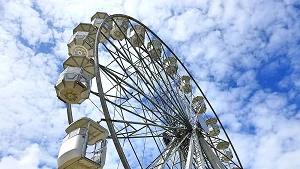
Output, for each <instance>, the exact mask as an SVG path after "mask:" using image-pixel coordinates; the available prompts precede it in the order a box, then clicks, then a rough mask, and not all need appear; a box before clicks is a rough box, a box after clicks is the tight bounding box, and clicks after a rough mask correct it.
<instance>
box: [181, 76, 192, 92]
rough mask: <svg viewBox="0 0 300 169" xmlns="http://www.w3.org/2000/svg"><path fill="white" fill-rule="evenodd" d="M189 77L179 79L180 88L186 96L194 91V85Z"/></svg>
mask: <svg viewBox="0 0 300 169" xmlns="http://www.w3.org/2000/svg"><path fill="white" fill-rule="evenodd" d="M190 80H191V78H190V77H189V76H181V77H180V79H179V88H180V89H181V91H182V92H183V93H184V94H188V93H190V92H191V91H192V85H191V82H190Z"/></svg>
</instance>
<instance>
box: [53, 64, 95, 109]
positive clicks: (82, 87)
mask: <svg viewBox="0 0 300 169" xmlns="http://www.w3.org/2000/svg"><path fill="white" fill-rule="evenodd" d="M90 83H91V80H90V77H89V75H88V74H87V73H86V72H85V71H84V70H83V69H82V68H79V67H67V68H66V69H65V70H64V71H63V72H62V73H61V74H60V75H59V78H58V80H57V82H56V85H55V89H56V94H57V97H58V98H59V99H61V100H62V101H64V102H66V103H70V104H80V103H82V102H83V101H84V100H86V99H87V98H88V97H89V95H90Z"/></svg>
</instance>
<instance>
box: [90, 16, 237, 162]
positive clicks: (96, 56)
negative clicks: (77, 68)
mask: <svg viewBox="0 0 300 169" xmlns="http://www.w3.org/2000/svg"><path fill="white" fill-rule="evenodd" d="M113 17H125V18H127V19H130V20H132V21H134V22H136V23H138V24H140V25H141V26H143V27H144V28H145V29H146V30H147V31H149V32H150V33H151V34H152V35H154V36H155V37H156V38H157V39H158V40H159V41H160V42H161V43H162V44H163V45H164V47H166V49H167V50H168V51H169V52H171V54H172V55H173V56H174V57H175V58H176V60H177V61H178V62H179V63H180V65H181V66H182V67H183V68H184V70H185V71H186V72H187V73H188V75H189V76H190V78H191V79H192V81H193V82H194V83H195V84H196V87H197V89H198V90H199V91H200V92H201V94H202V95H203V97H204V99H205V100H206V102H207V103H208V105H209V107H210V109H211V110H212V112H213V113H214V115H215V117H216V118H217V120H218V122H219V123H220V125H221V128H222V129H223V131H224V133H225V135H226V137H227V139H228V141H229V143H230V145H231V146H232V149H233V151H234V154H235V157H236V158H237V160H238V163H239V165H240V167H241V168H243V167H242V164H241V162H240V159H239V157H238V155H237V153H236V151H235V148H234V146H233V144H232V142H231V140H230V138H229V136H228V134H227V132H226V130H225V128H224V126H223V125H222V123H221V121H220V119H219V118H218V116H217V114H216V112H215V110H214V109H213V107H212V105H211V104H210V102H209V100H208V99H207V97H206V96H205V94H204V92H203V91H202V89H201V88H200V86H199V85H198V83H197V82H196V80H195V79H194V77H193V76H192V75H191V73H190V72H189V71H188V69H187V68H186V67H185V65H184V64H183V62H182V61H181V60H180V59H179V58H178V57H177V55H176V54H175V53H174V52H173V51H172V50H171V49H170V48H169V46H168V45H167V44H165V42H164V41H162V39H160V37H159V36H157V35H156V34H155V33H154V32H153V31H152V30H151V29H150V28H148V27H147V26H146V25H144V24H143V23H142V22H140V21H138V20H137V19H135V18H133V17H131V16H127V15H124V14H114V15H110V16H109V17H107V18H106V19H105V20H104V21H103V22H102V24H101V25H100V27H99V29H98V31H97V34H96V39H95V44H97V45H95V47H94V57H95V60H94V61H95V65H97V66H95V74H96V81H97V88H98V96H99V98H100V102H101V106H102V109H103V111H104V112H105V110H104V109H105V107H104V108H103V106H106V107H107V105H106V101H105V98H104V94H103V89H102V92H101V91H99V87H98V86H99V84H98V81H99V80H98V79H100V84H101V85H100V86H101V87H102V83H101V77H100V70H99V60H98V48H99V46H98V44H99V43H98V42H99V38H98V37H99V35H100V34H101V31H99V30H101V27H102V25H103V23H104V22H105V21H107V20H108V19H112V18H113ZM96 69H97V70H96ZM100 95H102V96H100ZM106 109H107V108H106ZM106 113H107V114H108V115H109V112H108V111H107V112H106ZM108 117H109V118H108V121H110V120H111V118H110V115H109V116H108ZM108 123H110V124H111V125H112V122H108ZM112 129H113V130H110V128H109V130H110V133H111V134H112V133H115V130H114V127H113V126H112ZM112 139H113V140H116V141H118V142H119V140H118V138H117V137H115V138H112ZM119 144H120V142H119ZM115 146H116V145H115ZM121 151H122V152H123V155H121V156H120V154H119V156H120V158H121V161H122V156H123V158H125V160H126V161H124V160H123V161H122V163H123V166H124V168H130V165H129V163H128V161H127V159H126V157H125V154H124V151H123V150H122V148H121ZM126 163H127V164H126Z"/></svg>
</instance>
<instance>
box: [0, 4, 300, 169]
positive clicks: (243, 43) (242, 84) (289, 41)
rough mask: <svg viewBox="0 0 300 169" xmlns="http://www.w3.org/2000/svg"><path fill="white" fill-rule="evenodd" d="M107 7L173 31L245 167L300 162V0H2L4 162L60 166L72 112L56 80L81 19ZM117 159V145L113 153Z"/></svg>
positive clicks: (78, 111) (82, 111)
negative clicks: (58, 161)
mask: <svg viewBox="0 0 300 169" xmlns="http://www.w3.org/2000/svg"><path fill="white" fill-rule="evenodd" d="M97 11H105V12H107V13H109V14H115V13H122V14H126V15H129V16H132V17H134V18H137V19H139V20H140V21H141V22H143V23H144V24H145V25H147V26H148V27H150V28H151V29H152V30H153V31H154V32H155V33H157V35H158V36H159V37H160V38H161V39H162V40H164V42H165V43H166V44H167V45H168V46H169V47H170V48H171V49H172V50H173V51H174V52H175V53H176V55H177V56H178V57H179V58H180V59H181V61H183V62H184V64H185V65H186V66H187V68H188V69H189V71H190V72H191V73H192V74H193V77H194V78H195V79H196V80H197V82H198V84H199V85H200V87H201V88H202V90H203V91H204V92H205V94H206V95H207V98H208V99H209V100H210V102H211V104H212V105H213V107H214V108H215V110H216V112H217V114H218V115H219V117H220V119H221V121H222V122H223V124H224V125H225V126H226V129H227V132H228V133H229V136H230V138H231V139H232V141H233V143H234V146H235V148H236V150H237V152H238V155H239V157H240V158H241V161H242V163H243V166H244V167H245V168H249V169H252V168H260V169H269V168H274V169H276V168H278V169H279V168H291V169H297V168H300V161H299V160H297V159H298V158H299V157H300V146H299V142H300V111H299V110H300V109H299V106H300V105H299V101H300V95H299V94H300V93H299V87H300V66H299V65H300V31H299V30H300V21H299V18H300V2H299V1H297V0H281V1H272V0H253V1H248V0H201V1H200V0H197V1H196V0H185V1H175V0H174V1H172V0H160V1H159V2H154V1H146V0H144V1H143V0H123V1H104V0H103V1H102V0H90V1H79V0H74V1H54V0H53V1H46V0H15V1H8V0H2V1H1V2H0V32H1V33H0V42H1V43H0V44H1V45H0V58H1V60H2V61H1V67H0V80H1V81H2V83H1V84H0V86H1V87H0V93H1V95H0V98H1V100H2V101H1V103H0V124H1V125H0V135H1V136H2V139H1V141H0V168H1V169H14V168H19V169H52V168H55V167H56V156H57V153H58V150H59V147H60V142H61V139H62V137H63V136H64V129H65V127H66V126H67V116H66V109H65V107H64V105H63V103H62V102H61V101H59V100H58V99H57V98H56V94H55V90H54V87H53V85H54V84H55V81H56V80H57V78H58V75H59V73H60V71H61V70H62V62H63V60H65V59H66V58H67V57H68V54H67V51H68V50H67V42H68V41H69V38H70V37H71V35H72V30H73V28H74V27H75V26H76V25H77V24H78V23H80V22H89V21H90V17H91V16H92V15H93V14H94V13H95V12H97ZM100 60H101V61H105V58H104V57H103V58H100ZM94 87H95V85H94ZM95 102H97V100H96V99H95ZM87 110H88V111H87ZM84 115H86V116H89V117H91V118H99V112H98V111H97V109H96V108H95V107H94V106H93V105H92V104H91V103H86V102H84V103H83V104H82V105H81V106H76V107H75V109H74V118H79V117H81V116H84ZM116 159H117V156H116V154H115V153H114V152H113V151H112V150H110V151H109V152H108V158H107V161H108V162H110V161H114V160H116ZM111 165H112V166H110V167H111V168H114V164H111ZM108 168H109V167H108Z"/></svg>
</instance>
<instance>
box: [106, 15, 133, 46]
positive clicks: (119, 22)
mask: <svg viewBox="0 0 300 169" xmlns="http://www.w3.org/2000/svg"><path fill="white" fill-rule="evenodd" d="M128 23H129V20H128V19H127V18H124V17H115V18H114V22H112V29H111V31H110V35H111V37H112V38H113V39H114V40H123V39H124V38H125V36H126V35H127V29H128Z"/></svg>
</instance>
